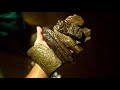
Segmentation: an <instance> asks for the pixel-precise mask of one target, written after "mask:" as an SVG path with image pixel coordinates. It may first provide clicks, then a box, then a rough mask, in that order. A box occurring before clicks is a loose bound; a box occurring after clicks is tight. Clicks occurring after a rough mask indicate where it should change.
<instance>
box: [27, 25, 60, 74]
mask: <svg viewBox="0 0 120 90" xmlns="http://www.w3.org/2000/svg"><path fill="white" fill-rule="evenodd" d="M27 53H28V56H30V57H31V58H32V60H33V61H34V62H36V63H37V64H39V65H40V67H41V68H42V69H43V70H44V72H45V73H46V74H47V75H48V76H51V75H52V73H53V72H54V71H55V70H56V69H57V68H59V67H60V66H61V65H62V61H61V60H60V59H59V58H58V57H57V56H56V55H55V53H54V51H53V50H52V49H50V48H49V46H48V45H47V43H46V42H45V41H44V40H43V36H42V29H41V28H40V27H37V39H36V41H35V43H34V46H33V47H31V48H30V49H29V50H28V52H27Z"/></svg>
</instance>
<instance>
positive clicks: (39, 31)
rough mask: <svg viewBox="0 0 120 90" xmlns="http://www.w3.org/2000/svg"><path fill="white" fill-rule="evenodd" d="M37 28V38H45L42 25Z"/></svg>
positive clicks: (40, 39) (39, 39)
mask: <svg viewBox="0 0 120 90" xmlns="http://www.w3.org/2000/svg"><path fill="white" fill-rule="evenodd" d="M36 28H37V40H38V41H42V40H43V36H42V28H41V27H40V26H37V27H36Z"/></svg>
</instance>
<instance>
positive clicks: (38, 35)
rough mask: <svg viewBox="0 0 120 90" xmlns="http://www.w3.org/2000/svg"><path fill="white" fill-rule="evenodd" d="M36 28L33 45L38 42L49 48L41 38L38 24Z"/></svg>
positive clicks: (40, 29)
mask: <svg viewBox="0 0 120 90" xmlns="http://www.w3.org/2000/svg"><path fill="white" fill-rule="evenodd" d="M36 29H37V38H36V41H35V43H34V45H36V44H38V43H40V44H42V45H44V46H46V47H48V48H49V46H48V45H47V43H46V42H45V41H44V39H43V36H42V28H41V27H40V26H37V27H36Z"/></svg>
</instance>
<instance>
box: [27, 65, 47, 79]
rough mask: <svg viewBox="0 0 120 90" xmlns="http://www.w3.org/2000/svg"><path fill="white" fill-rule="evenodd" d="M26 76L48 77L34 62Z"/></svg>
mask: <svg viewBox="0 0 120 90" xmlns="http://www.w3.org/2000/svg"><path fill="white" fill-rule="evenodd" d="M26 78H48V76H47V74H46V73H45V72H44V71H43V70H42V68H41V67H40V66H39V65H38V64H37V63H35V65H34V66H33V68H32V70H31V71H30V73H29V74H28V75H27V76H26Z"/></svg>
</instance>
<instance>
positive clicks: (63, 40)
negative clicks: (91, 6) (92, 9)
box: [28, 14, 91, 75]
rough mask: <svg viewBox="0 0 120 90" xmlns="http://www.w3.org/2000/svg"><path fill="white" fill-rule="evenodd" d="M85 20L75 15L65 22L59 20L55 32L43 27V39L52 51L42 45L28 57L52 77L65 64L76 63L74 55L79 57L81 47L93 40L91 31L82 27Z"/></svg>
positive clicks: (30, 52) (34, 47) (35, 47)
mask: <svg viewBox="0 0 120 90" xmlns="http://www.w3.org/2000/svg"><path fill="white" fill-rule="evenodd" d="M83 24H84V20H83V19H82V17H81V16H79V15H77V14H74V15H73V16H68V17H67V18H66V19H65V20H58V22H57V24H56V25H55V26H54V27H53V30H51V29H49V28H47V27H43V28H42V29H43V38H44V40H45V41H46V42H47V44H48V46H49V47H50V49H48V48H47V47H45V46H42V45H40V44H38V45H35V46H33V47H32V48H31V49H29V51H28V55H29V56H31V57H32V59H33V60H34V61H35V62H37V63H38V64H39V65H41V67H42V68H43V70H45V72H46V73H47V74H48V75H50V74H51V73H52V72H53V71H55V70H56V69H57V68H58V67H59V66H61V65H62V64H64V63H69V62H74V57H73V55H78V53H80V52H81V51H82V50H83V48H82V47H81V46H80V44H81V43H84V42H86V41H88V40H90V39H91V36H90V33H91V30H90V29H88V28H86V27H84V28H81V26H82V25H83Z"/></svg>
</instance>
